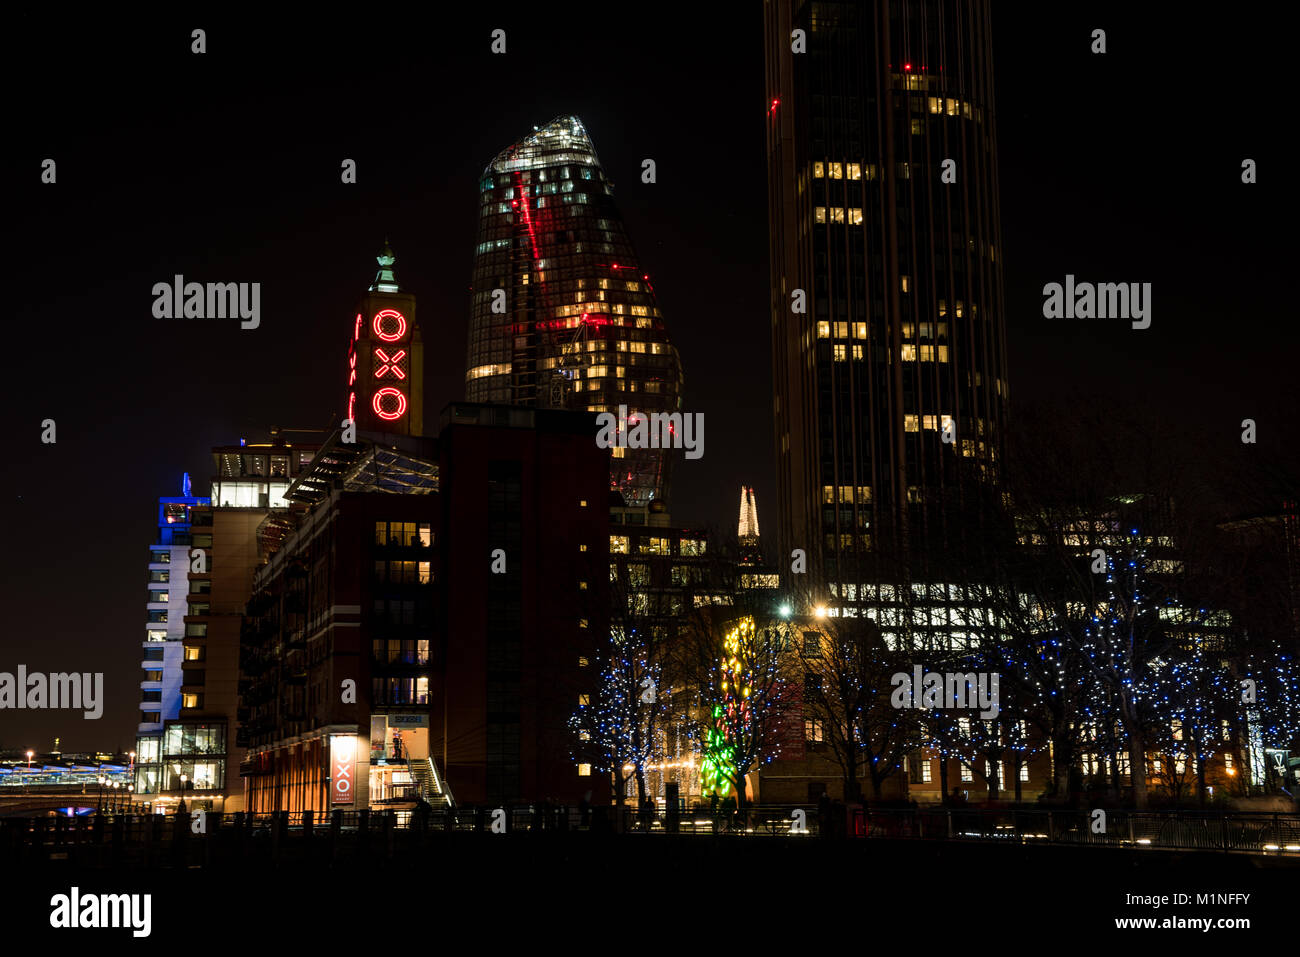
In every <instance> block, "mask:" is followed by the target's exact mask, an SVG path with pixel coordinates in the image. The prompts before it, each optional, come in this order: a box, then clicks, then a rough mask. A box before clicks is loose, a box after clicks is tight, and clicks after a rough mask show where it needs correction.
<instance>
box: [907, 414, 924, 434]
mask: <svg viewBox="0 0 1300 957" xmlns="http://www.w3.org/2000/svg"><path fill="white" fill-rule="evenodd" d="M903 428H904V429H906V430H907V431H908V432H920V431H921V426H920V419H919V418H918V417H917V416H916V415H914V414H912V413H908V414H907V415H904V416H903Z"/></svg>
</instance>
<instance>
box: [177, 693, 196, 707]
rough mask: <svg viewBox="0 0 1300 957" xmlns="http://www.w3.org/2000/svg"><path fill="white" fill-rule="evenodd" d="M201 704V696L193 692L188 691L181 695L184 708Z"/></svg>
mask: <svg viewBox="0 0 1300 957" xmlns="http://www.w3.org/2000/svg"><path fill="white" fill-rule="evenodd" d="M198 706H199V696H198V695H197V694H195V693H193V692H190V691H187V692H185V693H184V694H182V695H181V707H182V708H197V707H198Z"/></svg>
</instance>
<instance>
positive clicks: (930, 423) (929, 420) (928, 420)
mask: <svg viewBox="0 0 1300 957" xmlns="http://www.w3.org/2000/svg"><path fill="white" fill-rule="evenodd" d="M921 426H922V428H926V429H937V428H938V427H939V417H938V416H937V415H926V416H922V418H921Z"/></svg>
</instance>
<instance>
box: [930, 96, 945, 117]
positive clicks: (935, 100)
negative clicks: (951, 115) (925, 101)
mask: <svg viewBox="0 0 1300 957" xmlns="http://www.w3.org/2000/svg"><path fill="white" fill-rule="evenodd" d="M929 100H930V112H931V113H942V112H943V100H941V99H940V98H939V97H937V96H932V97H930V98H929Z"/></svg>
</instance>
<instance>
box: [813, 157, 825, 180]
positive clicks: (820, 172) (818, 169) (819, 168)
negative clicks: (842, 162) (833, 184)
mask: <svg viewBox="0 0 1300 957" xmlns="http://www.w3.org/2000/svg"><path fill="white" fill-rule="evenodd" d="M825 175H826V167H825V166H823V165H822V163H821V161H818V162H815V163H813V177H814V178H816V179H821V178H822V177H824V176H825Z"/></svg>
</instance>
